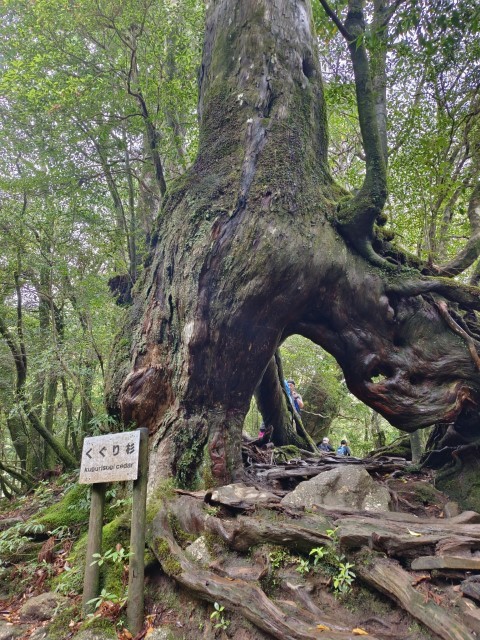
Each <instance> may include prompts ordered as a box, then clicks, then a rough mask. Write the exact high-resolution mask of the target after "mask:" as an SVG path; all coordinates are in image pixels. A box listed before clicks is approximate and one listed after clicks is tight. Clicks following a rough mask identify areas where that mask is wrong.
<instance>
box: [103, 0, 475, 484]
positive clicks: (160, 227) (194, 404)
mask: <svg viewBox="0 0 480 640" xmlns="http://www.w3.org/2000/svg"><path fill="white" fill-rule="evenodd" d="M338 26H339V28H341V30H342V33H343V35H344V36H345V37H346V39H347V41H348V42H349V50H350V54H351V57H352V62H353V67H354V72H355V82H356V90H357V100H358V108H359V119H360V126H361V132H362V137H363V143H364V148H365V156H366V175H365V179H364V183H363V185H362V187H361V189H360V190H359V192H358V193H356V194H355V195H353V196H352V195H350V194H348V193H346V192H344V191H343V190H342V189H341V188H340V187H339V186H338V185H336V184H335V182H334V181H333V180H332V177H331V176H330V173H329V169H328V165H327V128H326V116H325V104H324V98H323V93H322V79H321V72H320V68H319V64H318V56H317V53H316V46H315V37H314V35H313V33H312V17H311V8H310V2H309V1H308V0H213V1H212V2H210V3H208V7H207V22H206V33H205V44H204V52H203V60H202V66H201V74H200V76H201V77H200V96H199V117H200V144H199V151H198V156H197V158H196V161H195V162H194V164H193V166H192V167H191V168H190V169H189V170H188V171H187V173H186V174H185V175H184V176H183V177H182V178H180V179H179V180H177V181H176V182H174V183H173V184H172V185H171V186H170V188H169V190H168V192H167V195H166V198H165V202H164V204H163V207H162V211H161V213H160V215H159V219H158V223H157V230H156V234H155V236H154V241H153V246H152V251H151V255H150V259H149V264H148V267H147V268H146V270H145V272H144V274H143V277H142V278H141V280H140V281H139V283H138V284H137V290H136V293H135V296H134V301H133V305H132V307H131V308H130V309H129V311H128V316H127V319H126V321H125V324H124V326H123V329H122V330H121V333H120V336H119V337H118V339H117V342H116V349H115V354H114V358H113V361H112V363H111V371H112V373H111V380H110V386H109V391H108V402H109V405H110V407H112V410H116V411H118V412H120V413H121V416H122V419H123V420H124V422H125V423H126V424H131V423H135V424H136V425H138V426H147V427H148V428H149V430H150V433H151V446H152V473H151V476H152V478H154V479H155V481H157V480H159V479H161V478H165V477H170V476H171V475H174V476H175V477H176V478H177V480H178V481H179V482H180V483H181V484H183V485H193V484H195V483H198V482H200V483H201V482H203V483H205V484H223V483H226V482H228V481H230V480H232V479H234V478H237V477H239V476H240V475H241V451H240V448H241V432H242V424H243V420H244V417H245V414H246V412H247V410H248V407H249V403H250V399H251V397H252V395H253V394H254V392H255V390H256V388H257V386H258V384H259V382H260V381H261V379H262V377H263V374H264V372H265V371H266V370H267V367H268V365H269V363H271V361H272V358H273V357H274V354H275V352H276V350H277V348H278V347H279V345H280V344H281V343H282V341H283V340H284V339H285V338H286V337H287V336H289V335H291V334H295V333H297V334H300V335H303V336H305V337H307V338H309V339H311V340H312V341H313V342H315V343H317V344H319V345H321V346H322V347H323V348H325V349H326V350H327V351H329V352H330V353H331V354H333V356H334V357H335V358H336V359H337V361H338V363H339V364H340V366H341V367H342V369H343V372H344V375H345V379H346V382H347V384H348V387H349V389H350V390H351V391H352V393H354V394H355V395H356V396H357V397H358V398H360V399H361V400H363V401H364V402H365V403H366V404H368V405H369V406H371V407H373V408H374V409H375V410H377V411H378V412H379V413H381V414H382V415H384V416H385V417H386V418H387V419H388V420H389V421H390V422H391V423H392V424H394V425H395V426H397V427H399V428H401V429H404V430H407V431H413V430H415V429H417V428H419V427H422V426H426V425H430V424H433V423H434V422H436V421H438V420H444V421H445V420H453V419H454V418H455V417H456V416H458V415H459V414H461V413H462V412H469V411H472V410H474V409H475V408H476V406H477V403H478V397H479V393H480V378H479V376H478V366H479V362H480V361H479V359H478V356H477V350H476V344H477V339H480V327H478V325H477V323H476V322H475V317H474V313H473V311H474V310H477V309H479V308H480V290H479V289H476V288H474V287H468V286H464V285H463V286H462V285H459V284H457V283H455V282H453V281H451V280H449V279H447V278H438V277H437V278H435V277H432V276H429V275H426V274H425V272H423V274H422V273H421V272H420V271H419V270H418V269H416V268H414V267H412V266H409V265H408V263H407V262H406V260H407V259H406V258H404V257H403V255H402V254H400V253H398V252H397V253H395V256H396V259H395V260H393V258H392V257H391V256H390V257H389V258H386V257H385V255H387V253H388V250H389V248H388V246H385V245H384V244H382V243H381V242H379V241H378V240H377V239H376V237H375V222H376V220H377V218H378V216H379V215H380V214H381V213H382V209H383V206H384V203H385V199H386V195H387V191H386V168H385V158H384V152H383V151H382V142H381V136H380V134H379V129H378V119H379V116H378V112H377V110H376V106H375V99H374V94H373V90H372V86H371V81H370V71H369V65H368V57H367V55H366V51H365V48H364V45H363V40H362V37H361V36H362V33H363V29H364V25H363V16H362V3H361V2H360V1H358V0H351V2H350V3H349V12H348V16H347V19H346V21H345V22H344V23H339V25H338ZM385 251H386V252H387V253H385V255H381V254H382V252H385ZM279 397H281V396H279ZM469 428H470V429H471V428H472V427H471V426H469Z"/></svg>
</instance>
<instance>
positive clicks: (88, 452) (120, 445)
mask: <svg viewBox="0 0 480 640" xmlns="http://www.w3.org/2000/svg"><path fill="white" fill-rule="evenodd" d="M139 449H140V432H139V431H125V432H123V433H112V434H110V435H108V436H97V437H95V438H85V440H84V441H83V450H82V462H81V466H80V480H79V482H80V484H93V483H95V482H114V481H117V480H136V479H137V478H138V452H139Z"/></svg>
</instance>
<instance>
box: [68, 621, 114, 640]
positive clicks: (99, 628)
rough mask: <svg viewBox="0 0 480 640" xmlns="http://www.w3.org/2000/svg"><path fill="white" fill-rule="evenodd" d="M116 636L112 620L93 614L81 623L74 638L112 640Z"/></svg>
mask: <svg viewBox="0 0 480 640" xmlns="http://www.w3.org/2000/svg"><path fill="white" fill-rule="evenodd" d="M116 637H117V634H116V632H115V626H114V624H113V622H111V621H110V620H106V619H105V618H100V617H96V616H94V617H93V618H89V619H88V620H86V621H85V622H84V623H83V625H82V626H81V628H80V632H79V633H78V634H77V635H76V636H75V637H74V640H112V639H115V638H116Z"/></svg>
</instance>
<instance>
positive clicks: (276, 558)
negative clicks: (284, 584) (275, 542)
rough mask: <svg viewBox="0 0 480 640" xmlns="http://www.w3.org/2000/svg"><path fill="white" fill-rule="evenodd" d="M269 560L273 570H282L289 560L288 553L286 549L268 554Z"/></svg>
mask: <svg viewBox="0 0 480 640" xmlns="http://www.w3.org/2000/svg"><path fill="white" fill-rule="evenodd" d="M268 559H269V560H270V564H271V565H272V569H273V570H274V571H275V570H276V569H280V567H283V565H284V564H285V562H286V561H287V559H288V552H287V551H286V550H285V549H276V550H275V551H271V552H270V553H269V554H268Z"/></svg>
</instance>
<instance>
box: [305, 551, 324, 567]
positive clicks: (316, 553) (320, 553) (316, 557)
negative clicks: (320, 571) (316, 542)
mask: <svg viewBox="0 0 480 640" xmlns="http://www.w3.org/2000/svg"><path fill="white" fill-rule="evenodd" d="M308 555H309V556H313V566H314V567H316V566H317V564H318V563H319V562H320V560H321V559H322V558H323V557H324V556H325V549H324V547H315V548H314V549H311V550H310V553H309V554H308Z"/></svg>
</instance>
